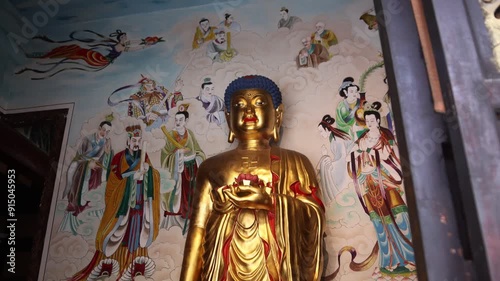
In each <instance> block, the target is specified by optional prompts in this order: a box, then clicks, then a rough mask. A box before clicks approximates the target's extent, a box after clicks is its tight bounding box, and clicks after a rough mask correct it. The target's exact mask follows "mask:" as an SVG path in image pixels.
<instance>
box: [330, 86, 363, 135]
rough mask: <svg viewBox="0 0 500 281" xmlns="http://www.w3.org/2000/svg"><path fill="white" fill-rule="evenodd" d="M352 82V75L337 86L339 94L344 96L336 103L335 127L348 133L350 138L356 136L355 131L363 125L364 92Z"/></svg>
mask: <svg viewBox="0 0 500 281" xmlns="http://www.w3.org/2000/svg"><path fill="white" fill-rule="evenodd" d="M359 90H360V87H359V86H358V85H356V84H354V79H353V78H352V77H346V78H344V80H343V81H342V85H340V87H339V95H340V96H341V97H342V98H344V100H342V101H341V102H339V104H338V105H337V113H336V117H337V118H336V121H337V122H336V123H337V128H339V129H340V130H342V131H344V132H346V133H348V134H349V136H350V137H351V139H352V140H356V139H357V138H358V135H357V132H358V131H359V130H361V128H362V127H363V126H364V118H363V103H364V102H365V93H360V91H359Z"/></svg>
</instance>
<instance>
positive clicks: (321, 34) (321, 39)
mask: <svg viewBox="0 0 500 281" xmlns="http://www.w3.org/2000/svg"><path fill="white" fill-rule="evenodd" d="M311 42H312V43H313V44H321V45H322V46H323V47H325V49H327V50H328V48H330V47H331V46H333V45H337V43H338V40H337V36H336V35H335V33H333V31H331V30H328V29H325V23H324V22H321V21H319V22H317V23H316V32H314V33H313V34H311ZM330 57H332V54H330Z"/></svg>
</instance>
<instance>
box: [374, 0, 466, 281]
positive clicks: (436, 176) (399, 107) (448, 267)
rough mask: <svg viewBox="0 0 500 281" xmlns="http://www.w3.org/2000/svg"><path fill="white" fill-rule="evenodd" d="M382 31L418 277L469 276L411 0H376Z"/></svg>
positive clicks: (441, 131) (443, 133)
mask: <svg viewBox="0 0 500 281" xmlns="http://www.w3.org/2000/svg"><path fill="white" fill-rule="evenodd" d="M375 9H376V12H377V18H378V21H379V33H380V38H381V44H382V50H383V54H384V61H385V66H386V73H387V78H388V84H389V94H390V97H391V101H392V105H393V106H392V108H393V110H394V115H395V118H394V119H395V123H396V131H397V139H398V144H399V147H400V152H401V159H402V161H403V165H404V166H403V167H404V171H403V172H404V183H405V188H406V194H407V204H408V207H409V214H410V219H411V227H412V234H413V245H414V250H415V256H416V259H417V272H418V279H419V280H420V281H426V280H436V281H443V280H454V281H461V280H467V279H466V278H465V276H466V268H467V266H466V262H465V261H464V259H463V258H462V257H461V256H460V254H459V251H458V249H460V247H461V244H460V239H459V231H458V227H457V221H456V216H455V210H454V206H453V202H452V200H451V192H450V187H449V182H448V178H447V174H446V167H445V164H444V161H443V151H442V146H441V145H442V143H443V142H444V141H445V140H446V127H445V124H444V122H443V116H442V115H441V114H438V113H436V112H435V111H434V105H433V103H432V98H431V96H432V94H431V89H430V85H429V81H428V78H427V71H426V66H425V62H424V59H423V57H422V49H421V45H420V40H419V37H418V32H417V26H416V23H415V18H414V16H413V10H412V6H411V3H410V1H401V0H375Z"/></svg>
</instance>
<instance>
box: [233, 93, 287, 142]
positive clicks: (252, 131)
mask: <svg viewBox="0 0 500 281" xmlns="http://www.w3.org/2000/svg"><path fill="white" fill-rule="evenodd" d="M280 112H281V107H279V110H275V109H274V105H273V100H272V97H271V95H270V94H269V93H268V92H266V91H264V90H261V89H245V90H241V91H238V92H235V93H234V94H233V96H232V98H231V111H230V112H229V113H227V114H228V116H227V118H228V123H229V126H230V128H231V130H232V131H233V133H234V134H235V136H236V138H238V139H240V140H243V139H247V140H251V139H259V138H265V139H269V138H271V136H272V133H273V129H274V127H275V126H278V127H279V125H280V124H279V122H277V121H278V120H280V119H281V115H279V114H278V113H280Z"/></svg>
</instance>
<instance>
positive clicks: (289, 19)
mask: <svg viewBox="0 0 500 281" xmlns="http://www.w3.org/2000/svg"><path fill="white" fill-rule="evenodd" d="M288 12H289V11H288V9H287V8H286V7H281V9H280V16H281V19H280V20H279V22H278V28H283V27H285V28H288V29H292V27H293V25H294V24H296V23H298V22H302V20H301V19H300V18H299V17H297V16H290V15H289V14H288Z"/></svg>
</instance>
